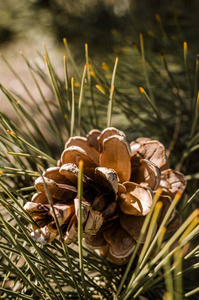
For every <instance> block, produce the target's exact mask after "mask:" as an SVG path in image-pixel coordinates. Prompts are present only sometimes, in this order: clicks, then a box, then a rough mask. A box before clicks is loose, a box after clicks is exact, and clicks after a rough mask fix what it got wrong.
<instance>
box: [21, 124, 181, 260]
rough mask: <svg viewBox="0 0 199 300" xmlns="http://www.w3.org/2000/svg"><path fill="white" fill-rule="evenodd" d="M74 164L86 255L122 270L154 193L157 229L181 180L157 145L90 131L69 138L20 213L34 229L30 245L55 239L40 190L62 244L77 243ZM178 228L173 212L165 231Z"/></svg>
mask: <svg viewBox="0 0 199 300" xmlns="http://www.w3.org/2000/svg"><path fill="white" fill-rule="evenodd" d="M80 160H83V161H84V175H83V191H84V192H83V199H82V215H83V217H82V223H83V233H84V242H85V244H86V245H87V246H88V247H90V248H92V249H100V251H101V253H102V254H103V255H104V256H106V257H107V258H108V259H109V260H110V261H112V262H113V263H115V264H118V265H122V264H125V263H127V262H128V260H129V258H130V255H131V253H132V252H133V250H134V248H135V244H136V241H137V240H138V237H139V234H140V231H141V227H142V224H143V222H144V219H145V216H146V215H147V213H148V212H149V211H150V208H151V205H152V201H153V196H154V192H155V191H156V190H157V188H158V187H161V188H162V191H163V192H162V195H161V197H160V199H159V201H162V203H163V207H162V211H161V215H160V217H159V219H158V223H157V228H158V226H159V225H160V223H161V221H162V219H163V217H164V215H165V213H166V212H167V210H168V208H169V206H170V204H171V201H172V199H173V197H174V196H175V194H176V192H178V191H179V192H183V190H184V189H185V186H186V182H185V179H184V176H183V174H181V173H180V172H177V171H173V170H171V169H169V165H168V160H167V158H166V153H165V148H164V146H163V145H162V144H161V143H160V142H158V141H154V140H150V139H148V138H139V139H137V140H136V141H133V142H131V143H130V145H129V143H128V142H127V141H126V138H125V134H124V133H123V132H122V131H119V130H118V129H116V128H113V127H111V128H106V129H105V130H103V131H102V132H100V131H99V130H95V129H94V130H91V131H90V132H89V133H88V135H87V137H86V138H84V137H79V136H76V137H72V138H70V139H69V140H68V141H67V143H66V146H65V150H64V152H63V153H62V155H61V160H60V161H59V162H58V165H59V166H58V167H52V168H49V169H47V170H46V171H45V172H44V173H43V177H39V178H37V179H36V181H35V188H36V190H37V193H36V194H35V195H34V196H33V198H32V201H31V202H27V203H26V204H25V209H26V211H27V212H28V213H29V214H30V215H31V216H32V217H33V219H34V221H35V222H36V223H37V224H38V225H39V227H40V228H39V229H38V228H36V227H35V228H34V227H33V232H32V238H33V239H34V240H35V241H36V242H40V243H42V244H46V243H50V242H52V241H53V239H54V238H55V237H56V236H57V235H58V230H57V228H56V223H55V220H54V217H53V212H52V208H51V205H50V204H49V201H48V198H47V194H46V187H47V188H48V191H49V193H50V195H51V198H52V200H53V203H54V205H53V206H54V210H55V213H56V216H57V219H58V222H59V225H60V226H61V229H62V232H63V236H64V240H65V241H66V243H67V244H68V245H69V244H71V243H73V242H75V241H77V228H78V226H77V222H78V210H79V199H78V197H77V180H78V171H79V169H78V164H79V161H80ZM44 180H45V184H44ZM45 186H46V187H45ZM179 225H180V216H178V214H177V211H176V210H175V211H173V213H172V215H171V217H170V219H169V221H168V223H167V230H173V229H175V228H177V227H178V226H179ZM142 242H143V243H144V238H143V241H142Z"/></svg>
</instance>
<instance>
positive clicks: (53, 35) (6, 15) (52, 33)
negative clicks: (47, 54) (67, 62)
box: [0, 0, 199, 56]
mask: <svg viewBox="0 0 199 300" xmlns="http://www.w3.org/2000/svg"><path fill="white" fill-rule="evenodd" d="M0 6H1V9H0V47H1V51H3V52H6V51H8V52H9V51H11V52H12V53H13V55H14V54H16V51H18V49H20V48H21V49H20V50H22V49H23V50H24V48H25V50H27V51H28V49H29V48H31V49H32V48H33V50H34V49H37V48H41V46H42V45H41V44H42V42H43V41H45V42H46V43H47V44H49V46H52V47H56V48H58V45H59V43H61V42H62V38H63V37H67V40H68V42H69V43H70V45H72V46H73V45H74V46H76V45H78V47H74V49H76V52H77V53H78V54H81V53H82V51H81V48H83V47H84V44H85V43H88V44H89V47H90V49H91V54H92V55H95V56H96V55H104V54H110V53H111V52H112V51H114V45H115V38H114V35H113V34H112V30H113V29H114V30H117V31H119V32H120V33H121V34H122V35H123V36H131V37H132V38H133V39H135V40H136V39H137V35H138V32H139V31H142V32H143V33H148V34H149V33H150V32H151V31H158V30H159V29H158V28H157V20H156V17H155V15H157V14H159V15H160V17H161V22H162V27H163V28H164V29H165V30H166V32H167V34H169V35H171V36H172V38H173V39H175V38H177V39H178V40H180V39H181V40H184V39H185V40H187V42H191V44H192V45H195V46H196V45H197V40H198V34H199V23H198V20H199V18H198V16H199V12H198V11H199V8H198V1H197V0H190V1H187V0H175V1H171V0H170V1H169V0H163V1H158V0H150V1H146V0H116V1H114V0H76V1H71V0H67V1H66V0H21V1H17V0H7V1H4V0H1V1H0ZM162 43H163V44H162ZM24 44H25V47H24ZM149 46H150V49H153V50H154V51H157V50H159V49H161V47H164V48H167V47H169V45H167V43H166V40H165V41H161V42H160V41H159V43H158V42H157V41H155V40H153V39H151V40H150V44H149ZM27 48H28V49H27ZM77 48H78V49H77Z"/></svg>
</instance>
